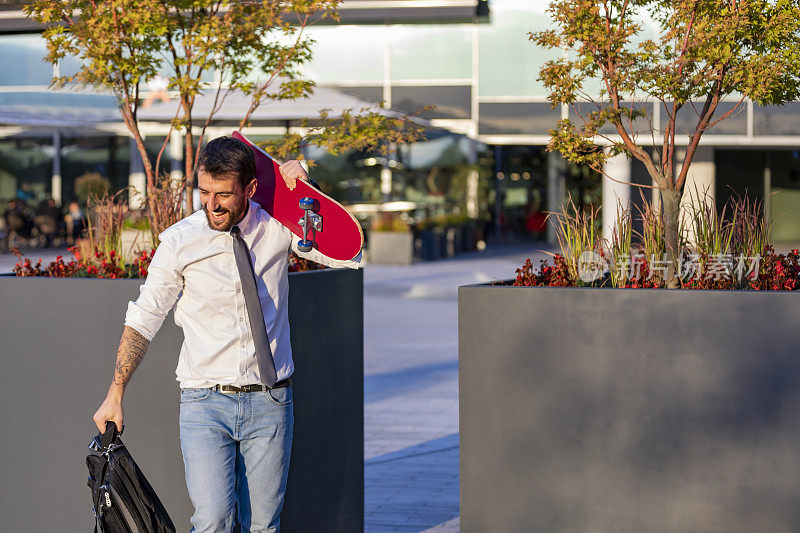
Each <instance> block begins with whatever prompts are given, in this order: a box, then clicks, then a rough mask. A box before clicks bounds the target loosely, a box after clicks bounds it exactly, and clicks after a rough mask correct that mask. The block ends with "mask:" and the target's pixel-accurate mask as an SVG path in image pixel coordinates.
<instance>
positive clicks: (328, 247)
mask: <svg viewBox="0 0 800 533" xmlns="http://www.w3.org/2000/svg"><path fill="white" fill-rule="evenodd" d="M231 137H233V138H234V139H239V140H240V141H242V142H244V143H245V144H246V145H248V146H249V147H250V148H251V149H252V150H253V153H254V154H255V156H256V179H257V180H258V187H257V188H256V193H255V194H254V195H253V201H254V202H258V203H259V204H260V205H261V207H262V208H264V209H265V210H266V211H267V213H269V214H270V215H272V216H273V217H274V218H275V219H276V220H277V221H278V222H280V223H281V224H283V225H284V226H286V227H287V228H289V230H291V232H292V233H294V234H295V235H297V236H298V237H300V242H299V243H298V248H299V249H300V251H301V252H308V251H310V250H311V249H312V248H315V249H317V250H318V251H319V252H320V253H322V254H323V255H326V256H328V257H330V258H331V259H338V260H342V261H345V260H350V259H353V258H354V257H355V256H357V255H358V252H360V251H361V247H362V246H363V245H364V233H363V232H362V231H361V225H360V224H359V223H358V221H357V220H356V219H355V217H353V215H351V214H350V213H348V212H347V210H345V208H344V207H342V205H341V204H339V203H338V202H337V201H336V200H334V199H333V198H331V197H330V196H327V195H325V194H323V193H322V192H321V191H318V190H317V189H315V188H314V187H312V186H311V185H309V184H308V183H306V182H304V181H301V180H297V186H296V187H295V188H294V190H289V187H287V186H286V182H285V181H283V177H281V174H280V170H279V168H280V164H279V163H278V162H277V161H275V160H274V159H273V158H272V157H271V156H270V155H269V154H267V153H266V152H265V151H264V150H262V149H261V148H259V147H258V146H256V145H255V144H253V143H252V142H250V141H248V140H247V138H246V137H245V136H244V135H242V134H241V133H239V132H238V131H234V132H233V133H232V134H231Z"/></svg>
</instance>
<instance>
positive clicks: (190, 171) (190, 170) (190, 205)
mask: <svg viewBox="0 0 800 533" xmlns="http://www.w3.org/2000/svg"><path fill="white" fill-rule="evenodd" d="M183 144H184V148H185V155H184V159H185V160H186V161H185V166H184V173H185V175H186V215H187V216H188V215H190V214H192V212H193V211H194V200H193V197H194V139H193V136H192V123H191V120H190V121H189V124H188V125H187V126H186V134H185V135H184V140H183Z"/></svg>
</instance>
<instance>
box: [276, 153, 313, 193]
mask: <svg viewBox="0 0 800 533" xmlns="http://www.w3.org/2000/svg"><path fill="white" fill-rule="evenodd" d="M280 171H281V176H283V181H285V182H286V186H287V187H289V190H290V191H292V190H294V188H295V187H296V186H297V180H303V181H308V174H306V171H305V169H303V166H302V165H301V164H300V161H298V160H296V159H292V160H291V161H286V162H285V163H283V164H281V166H280Z"/></svg>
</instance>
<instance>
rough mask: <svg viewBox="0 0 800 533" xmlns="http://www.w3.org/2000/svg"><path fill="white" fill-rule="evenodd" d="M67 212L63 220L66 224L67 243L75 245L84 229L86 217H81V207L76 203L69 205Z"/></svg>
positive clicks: (72, 202)
mask: <svg viewBox="0 0 800 533" xmlns="http://www.w3.org/2000/svg"><path fill="white" fill-rule="evenodd" d="M68 209H69V211H68V212H67V216H66V217H65V218H64V220H65V221H66V223H67V241H68V242H69V243H70V244H75V243H76V242H78V239H80V238H81V235H82V234H83V230H84V229H86V217H85V216H84V215H83V211H82V210H81V206H80V205H79V204H78V202H76V201H74V200H73V201H71V202H70V203H69V208H68Z"/></svg>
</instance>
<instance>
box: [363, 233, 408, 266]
mask: <svg viewBox="0 0 800 533" xmlns="http://www.w3.org/2000/svg"><path fill="white" fill-rule="evenodd" d="M369 262H370V263H373V264H376V265H410V264H411V263H413V262H414V235H413V234H412V233H411V232H410V231H370V232H369Z"/></svg>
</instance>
